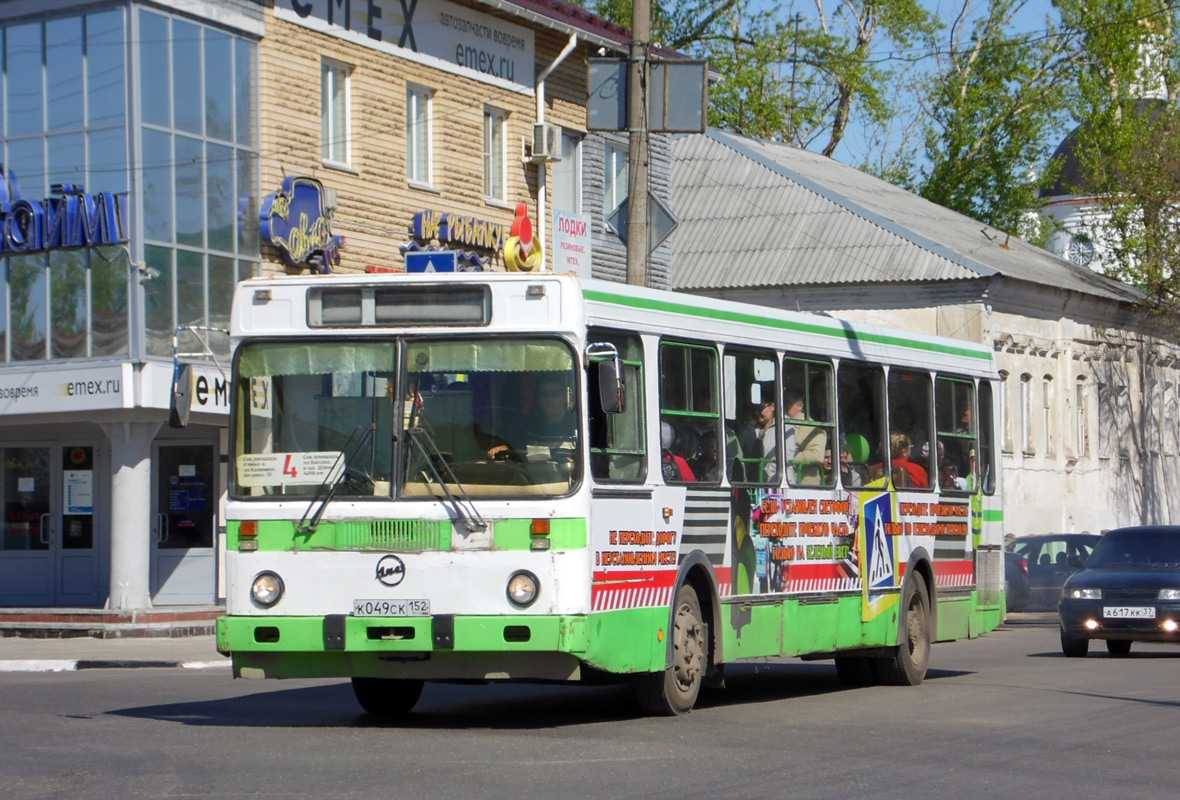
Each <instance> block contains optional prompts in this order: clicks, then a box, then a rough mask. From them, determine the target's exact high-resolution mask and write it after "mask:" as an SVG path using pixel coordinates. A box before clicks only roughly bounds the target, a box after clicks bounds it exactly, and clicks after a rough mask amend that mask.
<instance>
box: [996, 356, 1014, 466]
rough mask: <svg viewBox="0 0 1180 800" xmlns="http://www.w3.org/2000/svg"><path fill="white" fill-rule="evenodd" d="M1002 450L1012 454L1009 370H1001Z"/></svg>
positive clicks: (1000, 411)
mask: <svg viewBox="0 0 1180 800" xmlns="http://www.w3.org/2000/svg"><path fill="white" fill-rule="evenodd" d="M998 400H999V409H998V410H999V413H1000V421H1001V423H1000V448H1001V449H1002V451H1003V452H1005V453H1011V452H1012V416H1013V414H1012V409H1011V407H1010V406H1009V404H1008V370H1006V369H1002V370H1000V383H999V398H998Z"/></svg>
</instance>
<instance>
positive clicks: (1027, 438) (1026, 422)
mask: <svg viewBox="0 0 1180 800" xmlns="http://www.w3.org/2000/svg"><path fill="white" fill-rule="evenodd" d="M1020 451H1021V452H1022V453H1024V454H1025V455H1032V454H1033V453H1034V452H1035V450H1034V449H1033V438H1032V375H1029V374H1028V373H1027V372H1026V373H1024V374H1023V375H1021V376H1020Z"/></svg>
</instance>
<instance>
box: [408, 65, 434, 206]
mask: <svg viewBox="0 0 1180 800" xmlns="http://www.w3.org/2000/svg"><path fill="white" fill-rule="evenodd" d="M432 95H433V92H431V91H430V90H429V89H423V88H420V87H417V86H408V87H406V178H407V179H408V180H409V181H410V183H418V184H422V185H425V186H429V185H430V184H431V181H432V175H431V165H432V160H433V158H432V156H433V153H432V150H431V129H430V128H431V97H432Z"/></svg>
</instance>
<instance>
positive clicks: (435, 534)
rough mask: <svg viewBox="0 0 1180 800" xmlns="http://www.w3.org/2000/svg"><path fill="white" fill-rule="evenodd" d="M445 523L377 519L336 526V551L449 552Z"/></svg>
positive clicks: (343, 523)
mask: <svg viewBox="0 0 1180 800" xmlns="http://www.w3.org/2000/svg"><path fill="white" fill-rule="evenodd" d="M450 548H451V523H450V522H449V521H447V520H419V519H377V520H359V521H357V522H341V523H337V525H336V549H337V550H398V551H403V552H404V551H414V550H419V551H420V550H449V549H450Z"/></svg>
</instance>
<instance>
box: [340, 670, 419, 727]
mask: <svg viewBox="0 0 1180 800" xmlns="http://www.w3.org/2000/svg"><path fill="white" fill-rule="evenodd" d="M422 686H423V681H418V680H403V679H393V678H353V679H352V693H353V694H355V695H356V700H357V702H358V703H360V704H361V708H363V709H364V710H365V711H367V712H369V713H370V714H372V715H373V716H375V717H401V716H404V715H406V714H409V713H410V710H411V709H412V708H413V707H414V705H415V704H416V703H417V702H418V698H419V697H421V696H422Z"/></svg>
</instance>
